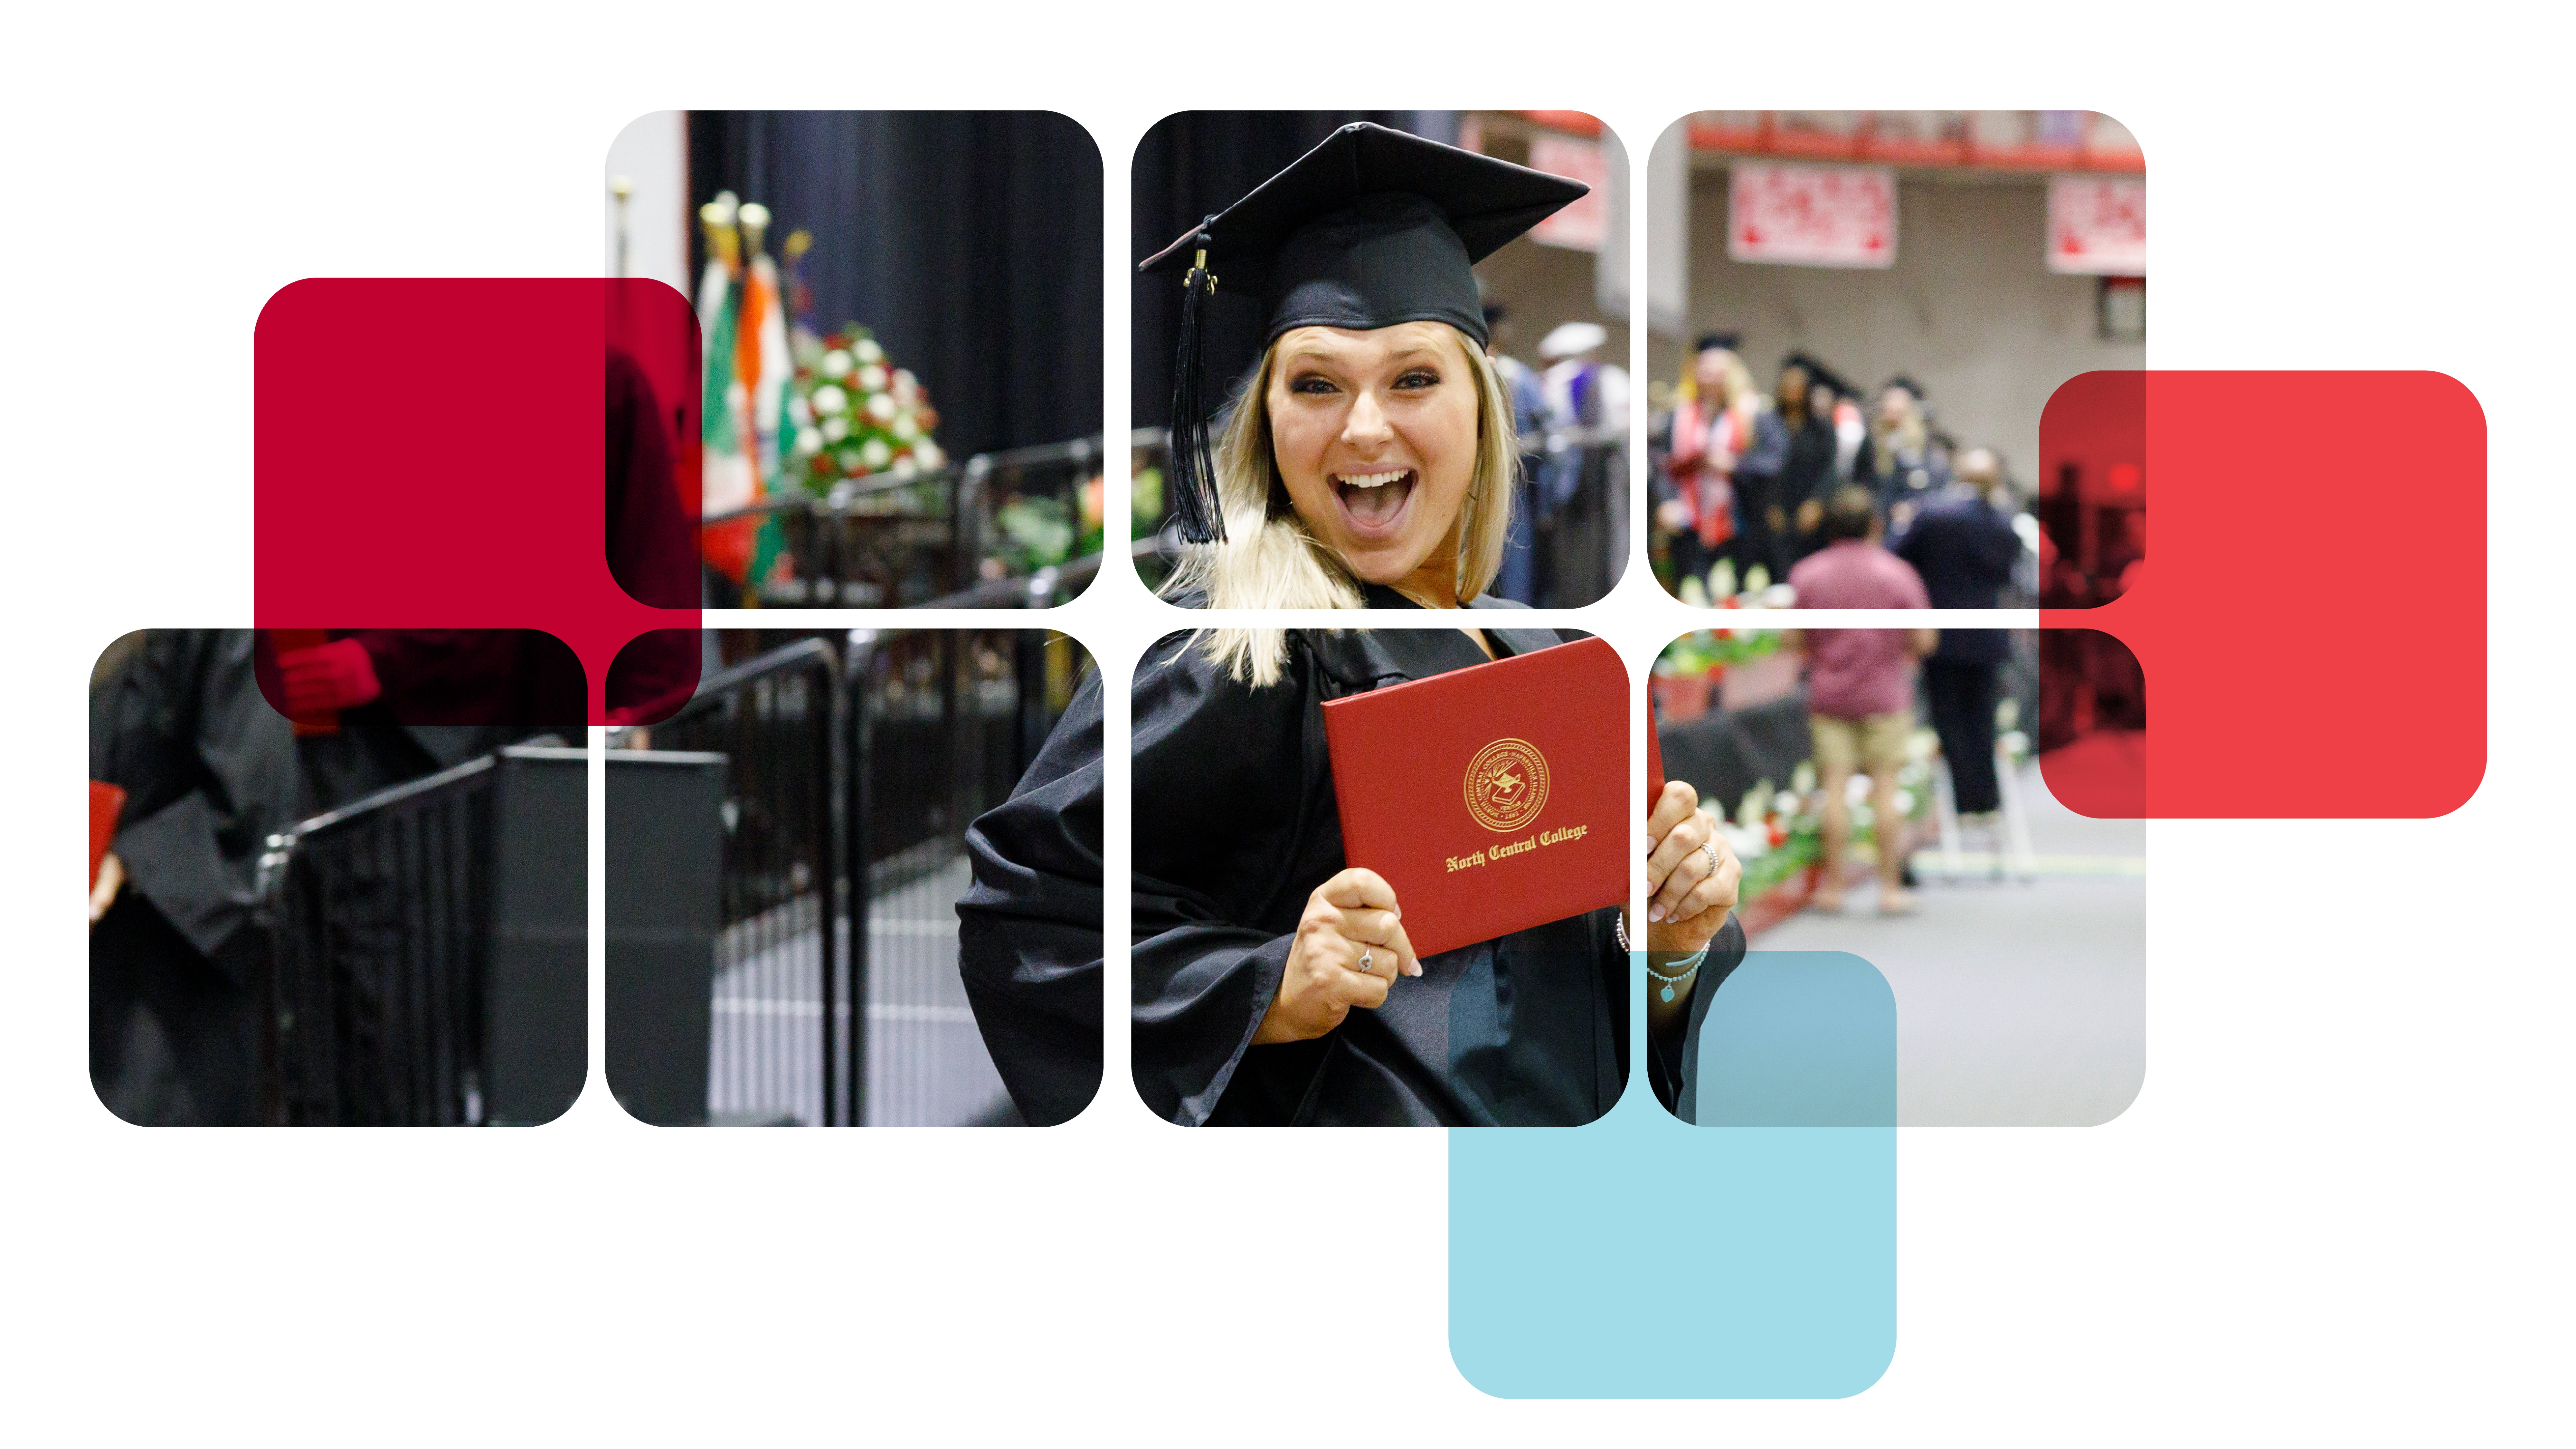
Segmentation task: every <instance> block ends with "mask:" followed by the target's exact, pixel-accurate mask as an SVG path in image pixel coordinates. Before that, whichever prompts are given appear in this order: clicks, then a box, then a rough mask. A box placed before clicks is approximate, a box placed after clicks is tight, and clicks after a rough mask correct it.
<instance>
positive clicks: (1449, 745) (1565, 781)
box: [1324, 639, 1638, 956]
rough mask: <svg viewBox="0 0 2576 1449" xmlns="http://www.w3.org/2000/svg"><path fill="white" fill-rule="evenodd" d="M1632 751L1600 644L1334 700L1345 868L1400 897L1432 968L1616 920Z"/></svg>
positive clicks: (1327, 712) (1617, 672)
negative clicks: (1607, 912)
mask: <svg viewBox="0 0 2576 1449" xmlns="http://www.w3.org/2000/svg"><path fill="white" fill-rule="evenodd" d="M1628 740H1629V734H1628V671H1627V670H1626V668H1624V667H1623V666H1622V665H1621V664H1620V663H1619V655H1618V652H1617V651H1616V650H1614V649H1612V648H1611V647H1610V646H1609V645H1608V644H1607V643H1605V642H1604V641H1602V640H1599V639H1585V640H1581V641H1579V642H1576V643H1573V644H1560V645H1558V646H1556V647H1555V648H1553V649H1542V650H1539V651H1538V652H1537V653H1534V654H1523V655H1519V656H1516V657H1514V658H1511V659H1499V660H1496V661H1495V662H1493V663H1491V664H1479V665H1476V666H1474V667H1473V668H1468V669H1458V670H1452V671H1451V672H1449V673H1447V674H1436V675H1433V676H1432V677H1431V678H1429V679H1416V680H1413V681H1410V682H1408V683H1405V684H1395V685H1389V686H1387V687H1386V688H1384V689H1376V690H1371V691H1370V692H1368V693H1367V694H1361V695H1354V696H1352V697H1351V698H1349V699H1336V700H1328V701H1326V702H1325V704H1324V742H1325V746H1326V748H1327V749H1328V750H1329V751H1330V753H1331V755H1332V762H1333V796H1334V799H1335V800H1336V801H1337V802H1338V803H1339V805H1340V807H1341V813H1342V844H1343V856H1344V858H1345V859H1346V860H1348V861H1349V862H1350V863H1351V864H1352V865H1356V866H1365V867H1366V868H1368V869H1370V870H1373V871H1376V872H1377V873H1378V874H1379V875H1381V876H1384V877H1385V878H1386V883H1387V884H1388V885H1390V886H1393V887H1394V888H1395V899H1396V904H1397V905H1398V906H1399V907H1400V908H1401V909H1402V911H1403V913H1404V934H1405V937H1406V939H1408V940H1410V941H1411V942H1412V943H1413V949H1414V950H1415V951H1417V952H1419V953H1421V954H1422V955H1424V956H1436V955H1438V954H1439V953H1441V952H1443V951H1453V950H1456V949H1457V948H1458V947H1460V946H1467V945H1472V944H1474V943H1475V942H1478V941H1489V940H1492V939H1493V938H1495V937H1496V936H1505V935H1509V934H1511V933H1512V932H1514V931H1521V930H1527V929H1528V928H1529V927H1532V926H1538V925H1544V924H1546V923H1547V922H1549V921H1557V920H1563V919H1564V918H1565V917H1567V916H1572V915H1580V914H1581V913H1583V912H1585V911H1590V910H1598V909H1600V908H1601V907H1603V906H1615V905H1618V904H1619V903H1620V902H1621V901H1624V900H1626V899H1627V896H1628V861H1629V857H1630V855H1631V854H1633V852H1632V851H1631V850H1630V848H1629V847H1630V843H1631V842H1632V841H1633V840H1634V839H1635V838H1636V836H1637V833H1638V832H1637V826H1636V823H1635V821H1634V820H1632V819H1631V818H1630V816H1631V813H1632V812H1631V810H1630V808H1629V805H1628V800H1629V798H1630V797H1629V795H1628Z"/></svg>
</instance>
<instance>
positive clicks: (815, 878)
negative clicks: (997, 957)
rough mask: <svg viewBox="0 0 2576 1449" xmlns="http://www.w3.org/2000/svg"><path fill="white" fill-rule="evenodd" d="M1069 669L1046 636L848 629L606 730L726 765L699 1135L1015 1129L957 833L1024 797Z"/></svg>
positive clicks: (1067, 655)
mask: <svg viewBox="0 0 2576 1449" xmlns="http://www.w3.org/2000/svg"><path fill="white" fill-rule="evenodd" d="M1078 661H1079V654H1078V647H1077V646H1076V645H1074V644H1073V642H1072V641H1071V640H1070V639H1069V638H1066V637H1065V636H1062V635H1055V634H1049V633H1047V632H1046V631H1042V630H1011V629H985V630H950V629H934V630H902V631H889V632H884V633H879V632H876V631H869V630H855V631H850V632H848V633H846V634H838V635H835V636H832V637H828V638H807V639H801V640H798V641H797V642H795V643H793V644H790V645H787V646H785V647H782V648H779V649H775V650H772V651H770V652H768V653H766V654H763V655H760V656H759V657H757V658H754V659H751V660H748V661H746V662H744V663H742V664H740V665H737V666H735V667H733V668H731V669H728V670H725V671H724V672H723V673H721V674H718V675H715V676H712V677H710V678H709V679H708V680H707V681H706V682H705V683H704V684H703V685H702V686H701V687H700V690H699V693H698V696H697V697H696V698H695V699H694V700H692V701H691V703H690V704H689V705H688V706H687V707H686V708H684V709H683V710H682V711H681V712H680V713H679V714H677V715H674V716H673V717H672V718H671V719H669V720H666V721H664V722H663V723H660V724H657V725H653V726H650V727H647V728H639V729H631V730H623V731H618V732H616V733H614V734H613V735H612V736H611V740H612V743H613V744H616V745H619V746H635V747H640V746H645V745H649V746H650V747H652V748H654V749H657V750H689V751H704V752H716V753H722V754H725V755H726V756H728V757H729V765H728V770H727V777H726V778H727V787H726V806H725V810H726V815H727V818H726V821H725V826H726V845H725V851H724V863H723V866H722V876H723V881H722V884H721V887H720V891H719V894H720V896H721V898H722V901H723V906H722V912H721V919H722V922H723V926H722V929H721V932H720V934H719V936H718V938H717V943H716V954H717V960H716V965H715V985H714V993H715V1000H714V1012H713V1016H712V1024H711V1027H710V1033H711V1037H712V1040H711V1042H710V1052H709V1069H708V1078H709V1080H708V1099H709V1100H708V1105H709V1113H708V1120H710V1121H712V1122H719V1123H776V1124H782V1125H783V1124H791V1123H792V1124H800V1125H803V1124H823V1125H835V1126H838V1125H848V1124H852V1123H864V1124H865V1125H868V1126H909V1125H973V1124H980V1123H1002V1122H1010V1121H1016V1120H1017V1116H1016V1113H1015V1112H1013V1110H1012V1109H1011V1106H1010V1102H1009V1098H1008V1095H1007V1094H1006V1093H1005V1091H1004V1090H1003V1087H1002V1083H1001V1078H1000V1075H999V1074H998V1073H997V1072H996V1071H995V1070H994V1068H993V1066H992V1063H991V1060H990V1058H989V1057H988V1056H987V1054H986V1053H985V1050H984V1044H983V1038H982V1035H981V1033H980V1032H979V1031H978V1030H977V1029H976V1026H975V1021H974V1016H973V1014H972V1012H971V1011H970V1010H969V1009H968V1006H967V1002H966V996H965V990H964V986H963V983H962V981H961V980H960V979H959V976H958V971H957V910H956V906H957V901H958V898H959V897H960V896H961V895H963V894H964V892H965V890H966V888H967V885H968V883H969V875H970V873H969V868H968V862H967V858H966V853H965V833H966V827H967V825H968V824H969V823H971V822H972V821H973V820H974V818H975V817H976V816H977V815H979V814H981V813H983V812H984V811H985V810H988V809H990V808H992V807H993V806H994V805H997V804H999V803H1001V802H1002V800H1004V799H1005V798H1007V797H1008V796H1009V794H1010V791H1011V789H1012V788H1013V787H1014V786H1015V785H1016V784H1017V783H1018V781H1019V778H1020V776H1021V774H1022V773H1024V772H1025V770H1026V769H1027V766H1028V762H1029V761H1030V760H1031V759H1032V758H1034V757H1035V755H1036V752H1037V750H1038V748H1039V746H1040V745H1042V744H1043V743H1044V741H1045V738H1046V735H1047V732H1048V731H1049V730H1050V729H1051V728H1052V727H1053V725H1054V723H1055V718H1056V716H1057V714H1058V713H1060V712H1061V708H1062V703H1063V701H1064V700H1065V699H1066V698H1067V697H1068V696H1069V694H1070V691H1071V684H1072V678H1073V674H1074V671H1075V670H1076V668H1077V667H1078ZM826 694H828V696H829V697H828V698H823V697H822V696H823V695H826ZM609 828H610V829H611V830H612V831H617V830H622V829H649V828H651V823H650V822H647V821H635V822H619V821H612V822H610V827H609ZM825 862H829V864H828V865H826V864H825ZM827 923H828V926H827ZM853 1003H855V1004H857V1005H858V1006H859V1007H860V1008H862V1009H861V1010H858V1011H855V1012H854V1011H853V1010H852V1004H853Z"/></svg>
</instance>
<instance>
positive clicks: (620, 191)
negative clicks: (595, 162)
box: [608, 176, 635, 277]
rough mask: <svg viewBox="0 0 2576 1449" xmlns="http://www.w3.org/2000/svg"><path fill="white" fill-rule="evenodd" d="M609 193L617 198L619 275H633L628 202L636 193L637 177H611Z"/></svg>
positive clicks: (609, 179)
mask: <svg viewBox="0 0 2576 1449" xmlns="http://www.w3.org/2000/svg"><path fill="white" fill-rule="evenodd" d="M608 194H609V195H611V196H613V197H616V198H617V275H618V276H620V277H631V276H633V275H634V274H635V272H634V268H632V267H631V266H629V265H628V264H627V257H626V203H627V202H628V200H630V199H631V198H633V196H634V195H635V178H634V177H632V176H611V177H609V178H608Z"/></svg>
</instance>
